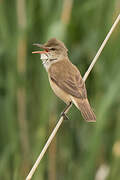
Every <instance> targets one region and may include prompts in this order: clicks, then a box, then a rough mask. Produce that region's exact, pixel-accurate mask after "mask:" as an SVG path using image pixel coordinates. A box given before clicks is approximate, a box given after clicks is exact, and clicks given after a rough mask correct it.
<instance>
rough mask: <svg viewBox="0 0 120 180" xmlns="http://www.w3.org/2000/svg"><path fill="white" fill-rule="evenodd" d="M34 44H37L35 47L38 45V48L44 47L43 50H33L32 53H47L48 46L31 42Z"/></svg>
mask: <svg viewBox="0 0 120 180" xmlns="http://www.w3.org/2000/svg"><path fill="white" fill-rule="evenodd" d="M33 45H34V46H37V47H39V48H42V49H44V51H33V52H32V54H45V53H47V52H48V50H49V49H48V48H47V47H45V46H44V45H42V44H36V43H35V44H33Z"/></svg>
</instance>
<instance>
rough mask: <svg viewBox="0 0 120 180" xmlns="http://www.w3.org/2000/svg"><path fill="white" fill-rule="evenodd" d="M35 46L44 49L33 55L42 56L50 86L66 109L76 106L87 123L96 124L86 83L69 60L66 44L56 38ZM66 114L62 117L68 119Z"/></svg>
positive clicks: (34, 52)
mask: <svg viewBox="0 0 120 180" xmlns="http://www.w3.org/2000/svg"><path fill="white" fill-rule="evenodd" d="M33 45H35V46H37V47H39V48H41V49H42V51H33V52H32V53H33V54H40V59H41V60H42V64H43V66H44V67H45V69H46V71H47V73H48V78H49V82H50V86H51V88H52V90H53V91H54V93H55V94H56V96H58V97H59V98H60V99H61V100H63V101H64V102H65V104H66V105H67V106H66V108H68V107H69V106H70V105H71V104H74V105H75V106H76V107H77V108H78V109H79V111H80V112H81V115H82V117H83V118H84V119H85V120H86V121H87V122H95V121H96V116H95V113H94V112H93V110H92V108H91V106H90V103H89V101H88V97H87V90H86V87H85V82H84V81H83V79H82V76H81V74H80V71H79V70H78V68H77V67H76V66H75V65H74V64H73V63H72V62H71V61H70V60H69V57H68V49H67V48H66V46H65V44H64V43H63V42H62V41H60V40H57V39H56V38H51V39H49V40H48V41H47V42H46V43H44V44H38V43H34V44H33ZM64 112H65V110H64V111H63V113H62V115H63V116H65V117H66V115H65V113H64ZM66 118H67V117H66Z"/></svg>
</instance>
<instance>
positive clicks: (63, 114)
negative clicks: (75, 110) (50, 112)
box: [61, 112, 69, 120]
mask: <svg viewBox="0 0 120 180" xmlns="http://www.w3.org/2000/svg"><path fill="white" fill-rule="evenodd" d="M61 116H62V117H63V119H64V120H69V118H68V116H67V115H66V114H65V113H64V112H62V113H61Z"/></svg>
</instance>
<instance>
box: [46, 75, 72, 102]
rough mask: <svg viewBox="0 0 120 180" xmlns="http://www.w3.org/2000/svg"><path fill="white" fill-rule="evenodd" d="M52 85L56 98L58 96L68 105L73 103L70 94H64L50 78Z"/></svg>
mask: <svg viewBox="0 0 120 180" xmlns="http://www.w3.org/2000/svg"><path fill="white" fill-rule="evenodd" d="M49 81H50V85H51V88H52V90H53V91H54V93H55V94H56V96H58V97H59V98H60V99H62V100H63V101H64V102H65V103H66V104H69V103H70V101H71V97H70V95H69V94H67V93H66V92H64V91H63V90H62V89H61V88H59V87H58V86H57V85H56V84H55V83H54V82H53V81H52V80H51V79H50V78H49Z"/></svg>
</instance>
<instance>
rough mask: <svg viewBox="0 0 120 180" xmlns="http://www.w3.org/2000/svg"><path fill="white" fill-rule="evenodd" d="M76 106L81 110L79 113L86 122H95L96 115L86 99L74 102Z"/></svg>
mask: <svg viewBox="0 0 120 180" xmlns="http://www.w3.org/2000/svg"><path fill="white" fill-rule="evenodd" d="M75 105H76V106H77V108H78V109H79V110H80V111H81V114H82V116H83V118H84V119H85V120H86V121H88V122H95V121H96V116H95V114H94V112H93V110H92V108H91V107H90V104H89V102H88V99H83V100H78V99H77V102H76V103H75Z"/></svg>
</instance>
